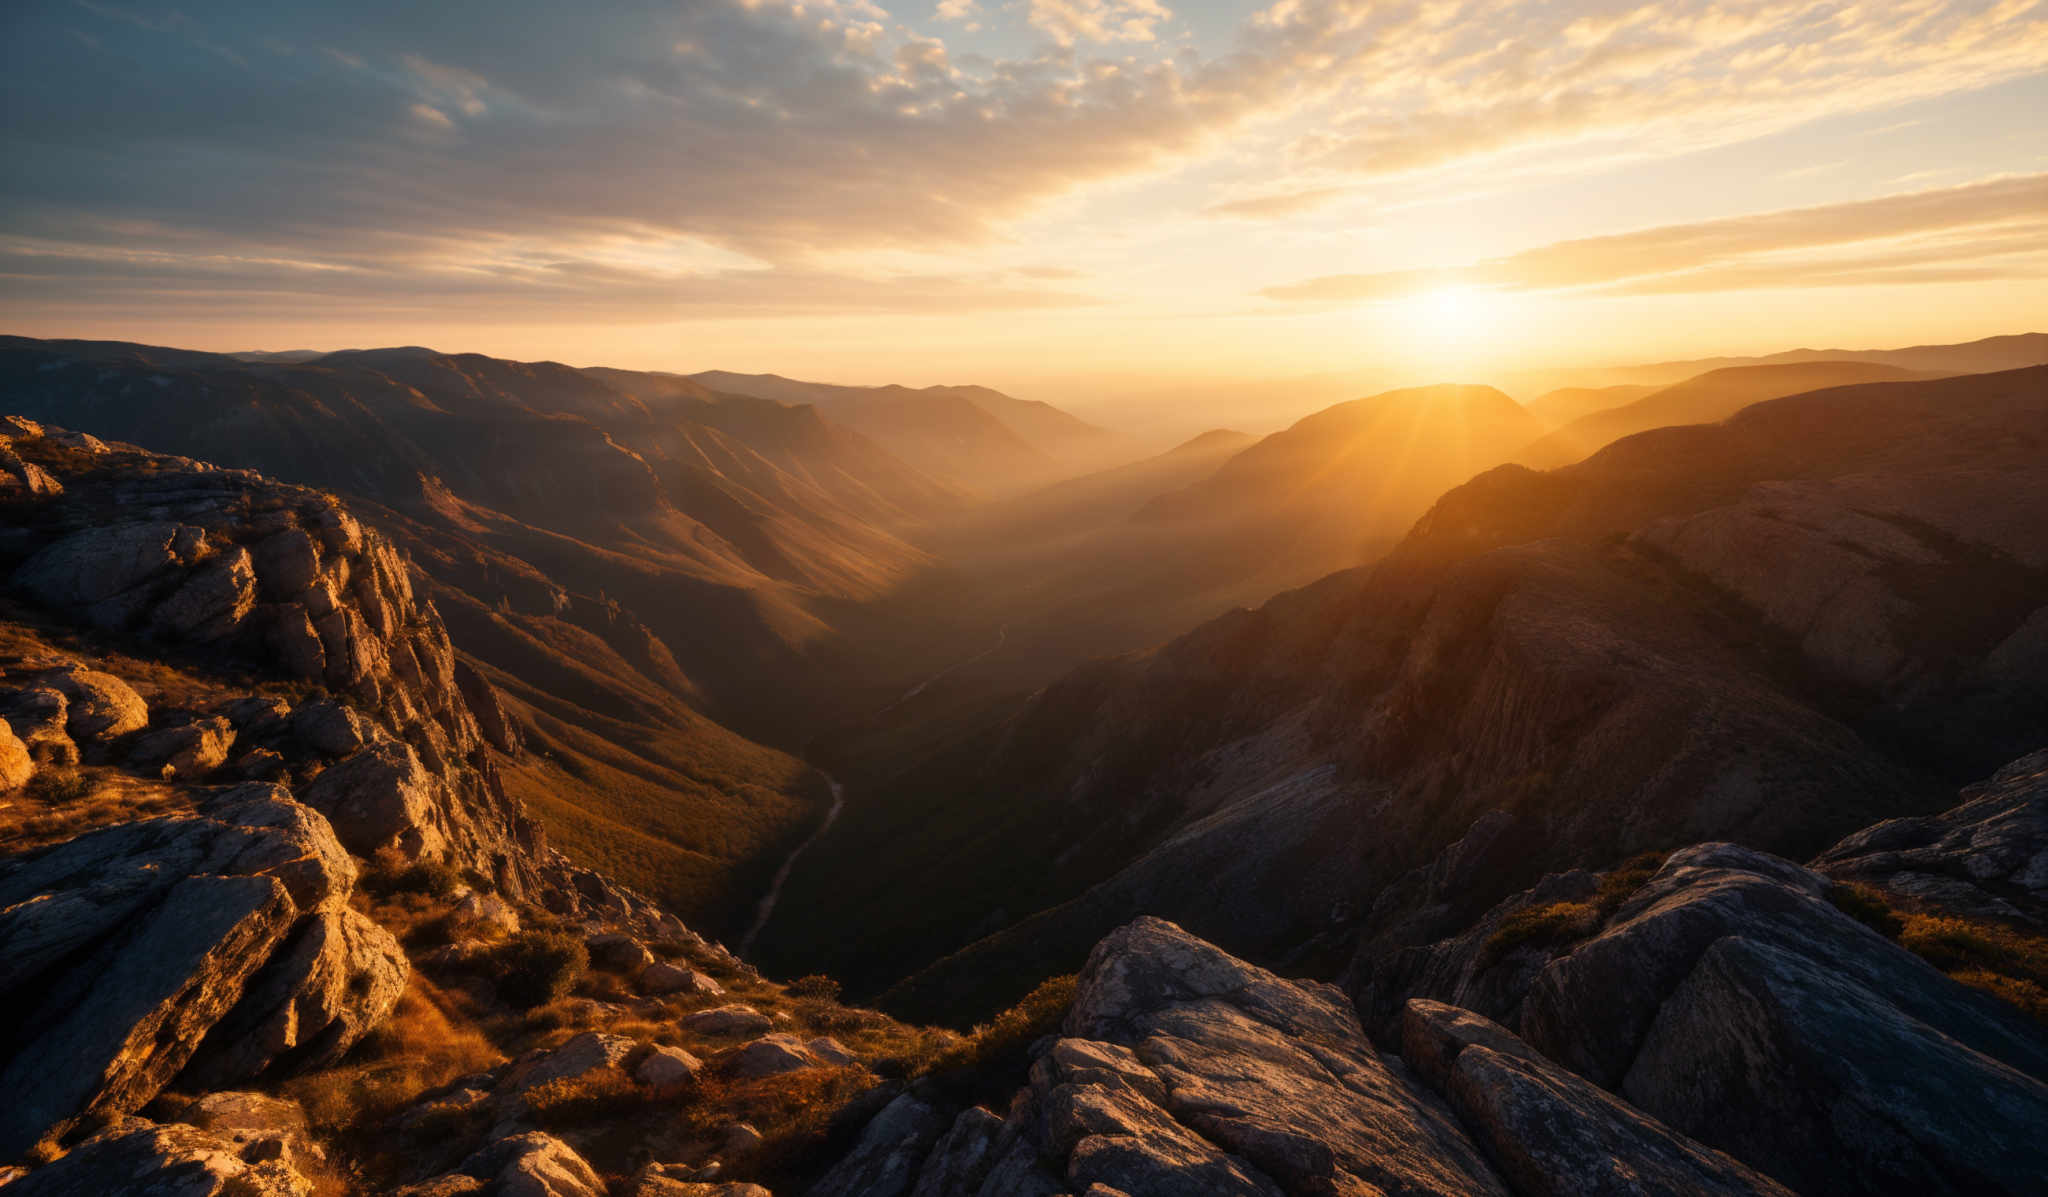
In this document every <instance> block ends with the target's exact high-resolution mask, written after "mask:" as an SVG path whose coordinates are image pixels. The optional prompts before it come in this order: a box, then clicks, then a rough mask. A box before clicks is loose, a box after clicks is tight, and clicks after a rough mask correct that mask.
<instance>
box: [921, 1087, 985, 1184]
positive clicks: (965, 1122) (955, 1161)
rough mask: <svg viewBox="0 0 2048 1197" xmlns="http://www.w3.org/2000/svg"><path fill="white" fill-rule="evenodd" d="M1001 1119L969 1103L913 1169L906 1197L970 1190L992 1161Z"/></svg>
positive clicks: (979, 1181)
mask: <svg viewBox="0 0 2048 1197" xmlns="http://www.w3.org/2000/svg"><path fill="white" fill-rule="evenodd" d="M1002 1131H1003V1120H1002V1119H1001V1118H998V1117H997V1116H995V1115H994V1114H991V1113H989V1112H988V1111H987V1110H984V1109H982V1108H981V1107H980V1106H970V1107H968V1108H967V1109H965V1110H962V1111H961V1112H960V1116H959V1117H957V1118H955V1119H953V1125H952V1126H950V1127H948V1128H946V1133H945V1134H943V1135H941V1136H939V1140H938V1142H937V1143H935V1144H933V1145H932V1149H931V1153H930V1154H929V1155H927V1156H926V1157H925V1160H924V1165H923V1166H922V1167H921V1168H919V1170H918V1173H917V1184H916V1186H915V1187H914V1188H912V1189H911V1190H910V1197H953V1195H954V1194H957V1193H973V1192H975V1191H977V1190H978V1189H980V1188H981V1183H982V1181H984V1180H986V1179H987V1178H988V1173H989V1169H990V1168H992V1167H993V1166H994V1165H995V1162H996V1144H997V1143H998V1142H999V1141H1000V1138H1001V1136H1002Z"/></svg>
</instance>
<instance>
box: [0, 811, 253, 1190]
mask: <svg viewBox="0 0 2048 1197" xmlns="http://www.w3.org/2000/svg"><path fill="white" fill-rule="evenodd" d="M74 842H75V841H74ZM13 912H14V910H13V904H11V903H10V904H9V908H8V910H7V913H8V914H12V913H13ZM293 914H294V908H293V906H292V902H291V898H290V896H289V894H287V893H286V891H285V887H284V886H283V884H281V883H280V882H278V881H277V880H276V879H275V878H271V877H218V876H186V877H183V878H181V879H179V880H177V881H176V882H175V883H174V884H173V885H171V887H170V890H169V892H168V893H167V894H165V895H164V896H163V899H162V900H161V901H160V902H158V903H157V904H156V905H155V908H154V910H152V911H151V912H150V913H149V914H148V915H147V916H146V917H145V918H143V919H142V920H140V922H139V923H138V924H137V925H135V926H134V927H132V928H130V929H127V930H126V931H125V932H124V933H121V934H118V935H116V936H115V937H114V939H113V941H112V942H110V943H108V944H107V945H106V947H104V948H102V949H100V950H99V951H97V952H96V953H94V955H93V957H92V959H91V961H90V963H89V965H88V966H83V967H81V968H79V969H76V970H72V971H70V972H68V973H67V974H66V975H65V976H64V978H63V979H62V980H61V981H59V982H58V984H56V985H54V986H52V987H50V988H48V989H42V988H38V989H36V990H34V991H33V992H31V993H30V994H28V995H26V996H28V997H29V999H30V1000H31V1001H32V1002H33V1003H35V1005H34V1006H32V1007H30V1010H35V1009H39V1010H40V1013H41V1017H40V1018H35V1019H33V1020H32V1021H31V1024H30V1025H32V1026H34V1027H35V1033H34V1034H33V1035H26V1036H23V1035H19V1034H18V1035H17V1037H16V1038H15V1040H14V1044H13V1050H12V1052H11V1055H10V1058H9V1059H8V1062H7V1064H6V1065H5V1067H4V1068H0V1091H4V1092H8V1093H12V1094H14V1095H15V1097H14V1099H13V1100H12V1101H10V1102H9V1103H7V1104H6V1106H5V1108H4V1109H0V1155H5V1156H14V1155H18V1154H20V1153H21V1152H22V1151H24V1150H26V1149H27V1148H28V1146H29V1145H30V1144H32V1143H34V1142H36V1141H37V1140H38V1139H40V1138H42V1137H43V1136H44V1135H46V1134H49V1133H51V1132H52V1131H60V1130H62V1129H63V1128H65V1127H67V1126H69V1125H71V1124H72V1123H73V1122H75V1121H76V1120H77V1119H78V1118H80V1117H81V1116H84V1115H88V1114H93V1113H98V1112H101V1111H125V1110H132V1109H135V1108H137V1107H139V1106H141V1105H142V1104H143V1103H145V1102H147V1101H148V1100H149V1099H150V1098H152V1097H154V1096H155V1095H156V1093H157V1091H158V1090H160V1089H162V1088H163V1086H164V1085H165V1083H166V1082H168V1081H169V1080H170V1079H171V1077H172V1076H174V1075H175V1074H176V1073H177V1071H178V1069H179V1068H181V1067H182V1066H183V1065H184V1063H185V1061H186V1059H187V1058H189V1056H190V1055H191V1053H192V1051H193V1050H194V1048H195V1047H196V1046H197V1044H198V1040H199V1036H200V1035H201V1034H202V1033H203V1032H204V1031H205V1029H206V1028H207V1027H208V1026H210V1025H212V1024H213V1023H214V1022H215V1021H216V1020H218V1019H219V1018H220V1017H221V1016H222V1015H223V1014H225V1013H227V1011H228V1009H229V1008H230V1007H232V1006H233V1005H234V1003H235V1001H236V999H237V998H239V997H240V995H241V989H242V984H243V982H244V981H245V980H247V978H248V977H249V975H250V974H251V973H253V972H254V971H255V970H256V969H257V968H258V967H259V966H260V965H261V964H262V962H263V961H264V959H265V958H266V957H267V955H268V953H269V951H270V949H271V948H273V947H274V946H275V945H276V943H277V942H278V940H279V939H281V938H282V937H283V935H284V933H285V931H286V929H287V928H288V927H289V926H290V924H291V921H292V916H293ZM10 930H11V928H10ZM4 934H5V932H4V931H0V935H4ZM10 938H11V937H10ZM10 988H12V987H10ZM23 996H24V995H22V994H21V993H20V992H19V991H18V990H16V991H15V992H13V993H10V994H8V1003H9V1005H10V1006H13V1007H14V1008H15V1013H16V1014H17V1016H27V1015H29V1013H30V1010H24V1009H21V1007H20V1006H19V1003H20V1001H21V999H22V997H23Z"/></svg>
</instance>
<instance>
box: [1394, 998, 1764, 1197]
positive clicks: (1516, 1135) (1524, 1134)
mask: <svg viewBox="0 0 2048 1197" xmlns="http://www.w3.org/2000/svg"><path fill="white" fill-rule="evenodd" d="M1402 1055H1403V1057H1404V1058H1405V1059H1406V1060H1407V1061H1408V1063H1409V1065H1410V1066H1412V1067H1413V1068H1414V1069H1415V1070H1416V1072H1417V1073H1418V1074H1419V1075H1420V1076H1421V1077H1422V1078H1423V1079H1424V1080H1425V1081H1427V1082H1428V1083H1429V1084H1430V1085H1431V1086H1432V1087H1433V1088H1435V1089H1436V1091H1437V1092H1438V1093H1440V1094H1442V1095H1443V1096H1444V1097H1445V1098H1446V1099H1448V1100H1449V1101H1450V1103H1451V1107H1452V1108H1453V1109H1455V1110H1456V1111H1457V1112H1458V1116H1459V1118H1460V1119H1461V1120H1462V1121H1463V1122H1464V1124H1465V1126H1467V1127H1468V1128H1470V1129H1471V1130H1472V1132H1473V1133H1474V1135H1475V1136H1477V1138H1478V1139H1479V1141H1480V1143H1481V1145H1482V1146H1483V1147H1484V1148H1485V1149H1486V1153H1487V1155H1488V1157H1489V1158H1491V1159H1492V1160H1493V1162H1494V1163H1495V1164H1496V1165H1497V1166H1499V1168H1500V1170H1501V1172H1502V1174H1503V1175H1505V1176H1506V1177H1507V1178H1508V1180H1509V1181H1510V1182H1511V1183H1512V1184H1513V1185H1514V1187H1515V1191H1516V1192H1517V1193H1521V1194H1526V1195H1528V1197H1649V1195H1651V1194H1666V1193H1670V1194H1678V1193H1685V1194H1731V1195H1737V1194H1740V1195H1755V1194H1769V1195H1770V1197H1791V1192H1790V1190H1788V1189H1786V1188H1785V1187H1784V1186H1782V1185H1780V1184H1778V1183H1777V1182H1775V1181H1772V1180H1770V1179H1769V1178H1767V1177H1765V1176H1762V1175H1760V1174H1759V1173H1757V1172H1754V1171H1752V1170H1751V1169H1749V1168H1747V1167H1744V1166H1743V1165H1742V1164H1740V1163H1738V1162H1736V1161H1735V1160H1733V1159H1731V1158H1729V1157H1728V1156H1726V1155H1724V1154H1722V1153H1721V1152H1718V1151H1715V1150H1713V1149H1711V1148H1708V1147H1703V1146H1701V1145H1700V1144H1698V1143H1696V1142H1694V1141H1692V1140H1691V1139H1688V1138H1686V1137H1685V1136H1684V1135H1681V1134H1678V1133H1676V1132H1674V1131H1672V1130H1670V1129H1669V1128H1667V1127H1665V1126H1663V1125H1661V1124H1660V1123H1658V1122H1657V1121H1656V1119H1654V1118H1651V1117H1649V1116H1648V1115H1645V1114H1643V1113H1642V1112H1641V1111H1639V1110H1635V1109H1633V1108H1631V1107H1630V1106H1629V1105H1628V1104H1627V1103H1625V1102H1622V1101H1620V1100H1618V1099H1617V1098H1615V1097H1614V1096H1613V1095H1611V1094H1609V1093H1608V1092H1606V1091H1605V1090H1603V1089H1601V1088H1600V1087H1598V1086H1597V1085H1594V1084H1591V1083H1590V1082H1588V1081H1586V1080H1585V1079H1584V1078H1582V1077H1579V1076H1575V1075H1573V1074H1572V1073H1570V1072H1567V1071H1565V1070H1564V1069H1562V1068H1559V1067H1558V1066H1557V1065H1555V1064H1553V1063H1551V1062H1550V1061H1549V1060H1547V1059H1545V1058H1544V1057H1543V1056H1542V1055H1540V1054H1538V1053H1537V1052H1536V1051H1535V1050H1534V1049H1532V1048H1530V1047H1529V1046H1528V1045H1527V1044H1524V1043H1523V1042H1522V1041H1521V1040H1519V1039H1517V1038H1516V1037H1515V1036H1514V1035H1513V1034H1511V1033H1509V1032H1508V1030H1507V1029H1506V1028H1504V1027H1501V1026H1499V1025H1497V1024H1495V1023H1492V1022H1490V1021H1488V1020H1486V1019H1484V1018H1481V1017H1480V1016H1478V1015H1476V1014H1473V1013H1470V1012H1469V1011H1465V1010H1460V1009H1458V1008H1457V1007H1455V1006H1446V1005H1443V1004H1442V1003H1439V1002H1431V1001H1425V1000H1420V999H1418V1000H1416V1001H1411V1002H1409V1003H1408V1005H1407V1008H1406V1011H1405V1013H1404V1016H1403V1025H1402Z"/></svg>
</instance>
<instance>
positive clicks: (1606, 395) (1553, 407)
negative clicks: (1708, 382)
mask: <svg viewBox="0 0 2048 1197" xmlns="http://www.w3.org/2000/svg"><path fill="white" fill-rule="evenodd" d="M1656 390H1657V388H1656V387H1654V386H1649V385H1645V384H1641V383H1630V384H1624V385H1621V386H1611V387H1559V388H1558V389H1557V390H1554V391H1546V392H1544V393H1543V394H1541V395H1538V396H1537V397H1536V398H1534V399H1531V400H1529V401H1528V402H1527V403H1524V404H1523V405H1522V406H1523V407H1524V408H1526V409H1527V410H1528V412H1529V414H1530V415H1532V416H1535V417H1536V418H1537V419H1538V420H1541V421H1542V422H1543V423H1545V424H1548V425H1549V426H1551V427H1552V428H1561V427H1563V426H1564V425H1566V424H1569V423H1571V422H1572V421H1574V420H1577V419H1580V418H1582V417H1584V416H1590V415H1592V414H1594V413H1595V412H1603V411H1608V410H1611V409H1613V408H1617V407H1620V406H1622V405H1623V404H1626V403H1633V402H1634V401H1636V400H1637V399H1641V398H1643V397H1644V396H1645V395H1648V394H1651V393H1652V392H1654V391H1656Z"/></svg>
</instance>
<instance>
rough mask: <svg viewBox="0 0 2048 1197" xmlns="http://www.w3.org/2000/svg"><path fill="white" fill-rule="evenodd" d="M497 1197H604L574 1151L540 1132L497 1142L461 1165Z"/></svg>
mask: <svg viewBox="0 0 2048 1197" xmlns="http://www.w3.org/2000/svg"><path fill="white" fill-rule="evenodd" d="M462 1171H463V1172H466V1173H468V1174H469V1175H471V1176H474V1177H476V1178H477V1179H479V1180H481V1181H483V1182H484V1183H485V1184H486V1185H487V1186H489V1187H490V1191H491V1192H492V1193H494V1194H496V1195H498V1197H606V1194H605V1184H604V1180H603V1178H601V1177H599V1176H598V1174H597V1172H596V1170H595V1169H593V1168H591V1166H590V1165H589V1164H588V1163H587V1162H585V1161H584V1159H583V1157H582V1156H580V1155H577V1154H576V1151H575V1149H574V1148H572V1147H570V1146H569V1145H568V1144H567V1143H564V1142H562V1141H561V1140H560V1139H557V1138H555V1137H554V1136H553V1135H549V1134H544V1133H542V1132H540V1131H530V1132H528V1133H526V1134H521V1135H514V1136H512V1137H511V1138H508V1139H500V1140H498V1141H497V1142H495V1143H492V1144H490V1145H489V1146H487V1147H485V1148H484V1149H483V1150H481V1151H479V1152H477V1153H476V1154H475V1155H472V1156H470V1157H469V1158H468V1159H466V1160H464V1161H463V1162H462Z"/></svg>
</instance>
